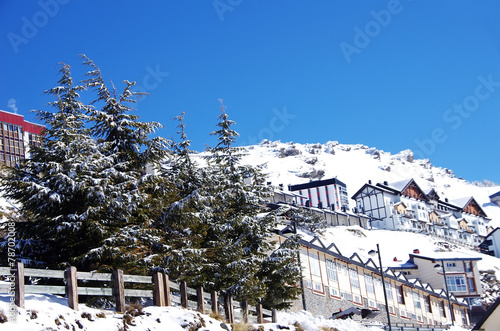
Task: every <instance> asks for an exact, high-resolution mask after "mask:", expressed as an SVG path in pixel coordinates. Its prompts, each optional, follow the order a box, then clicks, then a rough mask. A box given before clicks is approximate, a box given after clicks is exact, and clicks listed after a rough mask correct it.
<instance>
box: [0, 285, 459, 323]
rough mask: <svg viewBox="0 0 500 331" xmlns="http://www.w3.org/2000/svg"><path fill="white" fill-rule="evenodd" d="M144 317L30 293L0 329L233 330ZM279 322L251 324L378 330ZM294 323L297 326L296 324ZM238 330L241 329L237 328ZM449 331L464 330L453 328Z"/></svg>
mask: <svg viewBox="0 0 500 331" xmlns="http://www.w3.org/2000/svg"><path fill="white" fill-rule="evenodd" d="M0 310H3V311H4V312H6V313H7V312H8V310H9V297H8V296H7V295H0ZM143 312H144V315H140V316H136V317H134V318H133V320H131V324H127V327H126V328H123V327H124V315H123V314H118V313H115V312H113V311H111V310H100V309H94V308H89V307H87V306H85V305H83V304H80V305H79V310H78V311H74V310H72V309H71V308H69V307H68V306H67V303H66V299H64V298H61V297H58V296H55V295H41V294H30V295H27V296H26V308H25V309H18V311H17V314H16V321H12V320H10V321H8V322H6V323H2V324H0V330H16V331H28V330H29V331H34V330H40V331H41V330H106V331H108V330H151V331H152V330H168V331H176V330H182V331H185V330H202V331H219V330H221V331H222V330H226V331H227V330H233V328H232V326H231V325H230V324H225V323H223V322H221V321H219V320H216V319H214V318H211V317H210V316H208V315H205V314H200V313H197V312H195V311H193V310H187V309H182V308H179V307H146V308H144V309H143ZM278 322H279V323H276V324H274V323H266V324H262V325H253V327H254V329H255V330H257V328H258V327H259V326H261V328H259V329H258V330H259V331H271V330H279V329H288V330H291V331H294V330H297V328H296V326H298V324H300V326H301V327H302V328H303V330H306V331H322V330H338V331H380V330H382V329H381V328H379V327H373V326H372V327H367V326H364V325H362V324H360V323H358V322H356V321H353V320H327V319H324V318H322V317H315V316H313V315H311V314H310V313H308V312H304V311H302V312H299V313H295V314H288V313H278ZM297 323H298V324H297ZM240 330H241V329H240ZM450 330H451V331H464V330H465V329H462V328H460V327H454V328H452V329H450Z"/></svg>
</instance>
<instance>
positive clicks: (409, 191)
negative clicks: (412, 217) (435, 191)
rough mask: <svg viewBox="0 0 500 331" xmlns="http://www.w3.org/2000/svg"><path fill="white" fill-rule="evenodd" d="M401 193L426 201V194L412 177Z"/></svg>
mask: <svg viewBox="0 0 500 331" xmlns="http://www.w3.org/2000/svg"><path fill="white" fill-rule="evenodd" d="M401 195H404V196H406V197H408V198H413V199H417V200H421V201H427V196H426V195H425V193H424V192H423V191H422V190H421V189H420V187H418V185H417V183H415V181H414V180H413V179H412V180H411V181H410V182H409V183H408V185H406V187H405V188H404V189H403V190H402V191H401Z"/></svg>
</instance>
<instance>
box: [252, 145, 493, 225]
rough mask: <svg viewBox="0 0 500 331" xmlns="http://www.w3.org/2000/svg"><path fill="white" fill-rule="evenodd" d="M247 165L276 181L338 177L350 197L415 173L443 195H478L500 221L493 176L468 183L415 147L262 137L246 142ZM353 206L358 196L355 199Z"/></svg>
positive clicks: (422, 183)
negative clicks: (393, 148) (369, 184)
mask: <svg viewBox="0 0 500 331" xmlns="http://www.w3.org/2000/svg"><path fill="white" fill-rule="evenodd" d="M242 152H243V154H244V156H243V158H242V163H243V164H248V165H252V166H262V167H263V171H264V172H265V173H266V174H267V175H268V180H269V181H270V182H271V184H272V185H274V186H276V187H277V186H278V185H280V184H282V185H283V187H284V189H285V190H286V189H287V188H288V185H294V184H301V183H306V182H309V181H311V180H319V179H327V178H333V177H336V178H338V179H339V180H340V181H342V182H344V183H345V184H346V185H347V191H348V194H349V197H351V196H352V195H353V194H354V193H356V191H357V190H359V189H360V188H361V187H362V186H363V185H364V184H365V183H367V182H368V181H369V180H371V181H372V182H373V183H374V184H375V183H379V182H380V183H382V182H384V181H387V182H389V183H390V182H395V181H400V180H404V179H409V178H413V179H414V180H415V181H416V182H417V183H418V185H419V186H420V187H421V188H422V189H424V190H426V189H430V188H433V189H434V190H435V191H436V192H437V193H438V194H439V196H440V197H441V198H442V199H443V200H444V199H445V198H448V199H449V200H455V199H460V198H463V197H469V196H473V197H474V198H475V199H476V201H477V202H478V203H479V204H480V205H481V208H483V210H484V211H485V212H486V214H487V215H488V217H489V218H491V219H492V220H491V221H490V225H491V226H493V227H498V226H500V207H498V206H497V205H495V204H493V203H491V202H490V199H489V196H490V195H492V194H494V193H496V192H498V191H500V186H499V185H498V184H495V183H493V182H491V181H488V180H483V181H482V182H474V183H471V182H468V181H466V180H464V179H462V178H457V177H456V176H455V173H454V172H453V170H451V169H447V168H442V167H436V166H434V165H432V164H431V162H430V161H429V159H415V158H414V155H413V152H412V151H411V150H409V149H408V150H403V151H401V152H399V153H397V154H391V153H389V152H384V151H382V150H379V149H377V148H374V147H368V146H366V145H362V144H341V143H339V142H337V141H328V142H326V143H324V144H320V143H316V144H298V143H293V142H287V143H283V142H281V141H268V140H263V141H262V142H261V143H260V144H258V145H252V146H245V147H242ZM349 203H350V207H351V208H352V207H353V206H354V201H353V200H352V199H351V200H350V202H349Z"/></svg>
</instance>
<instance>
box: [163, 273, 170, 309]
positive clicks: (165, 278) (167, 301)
mask: <svg viewBox="0 0 500 331" xmlns="http://www.w3.org/2000/svg"><path fill="white" fill-rule="evenodd" d="M163 291H164V292H165V306H171V305H172V300H171V299H170V280H169V279H168V275H167V274H163Z"/></svg>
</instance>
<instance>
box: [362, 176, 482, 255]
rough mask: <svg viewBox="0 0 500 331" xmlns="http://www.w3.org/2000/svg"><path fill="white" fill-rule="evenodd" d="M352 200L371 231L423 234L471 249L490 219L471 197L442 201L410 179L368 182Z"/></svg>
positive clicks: (479, 238)
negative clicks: (392, 181) (368, 223)
mask: <svg viewBox="0 0 500 331" xmlns="http://www.w3.org/2000/svg"><path fill="white" fill-rule="evenodd" d="M352 199H353V200H355V201H356V209H357V210H360V211H361V213H363V214H365V215H367V217H369V218H370V223H371V226H372V227H374V228H379V229H389V230H403V231H415V232H425V233H430V234H434V235H437V236H441V237H444V238H447V239H453V240H457V241H459V242H461V243H465V244H469V245H474V246H477V245H478V244H479V243H481V242H482V240H483V239H484V237H485V236H486V235H487V234H488V230H487V226H488V222H489V221H490V219H489V218H488V217H487V216H486V213H485V212H484V211H483V209H482V208H481V207H480V205H479V204H478V203H477V201H476V200H475V199H474V198H473V197H467V198H463V199H458V200H454V201H449V200H448V199H447V198H445V199H444V200H443V199H442V198H441V197H440V196H439V194H438V193H437V192H436V191H435V190H434V189H428V190H422V189H421V188H420V186H419V185H418V184H417V183H416V182H415V180H413V179H407V180H402V181H398V182H394V183H388V182H383V183H377V184H376V185H373V184H372V183H371V182H368V183H367V184H365V185H363V187H361V189H359V190H358V191H357V192H356V193H355V194H354V195H353V196H352Z"/></svg>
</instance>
